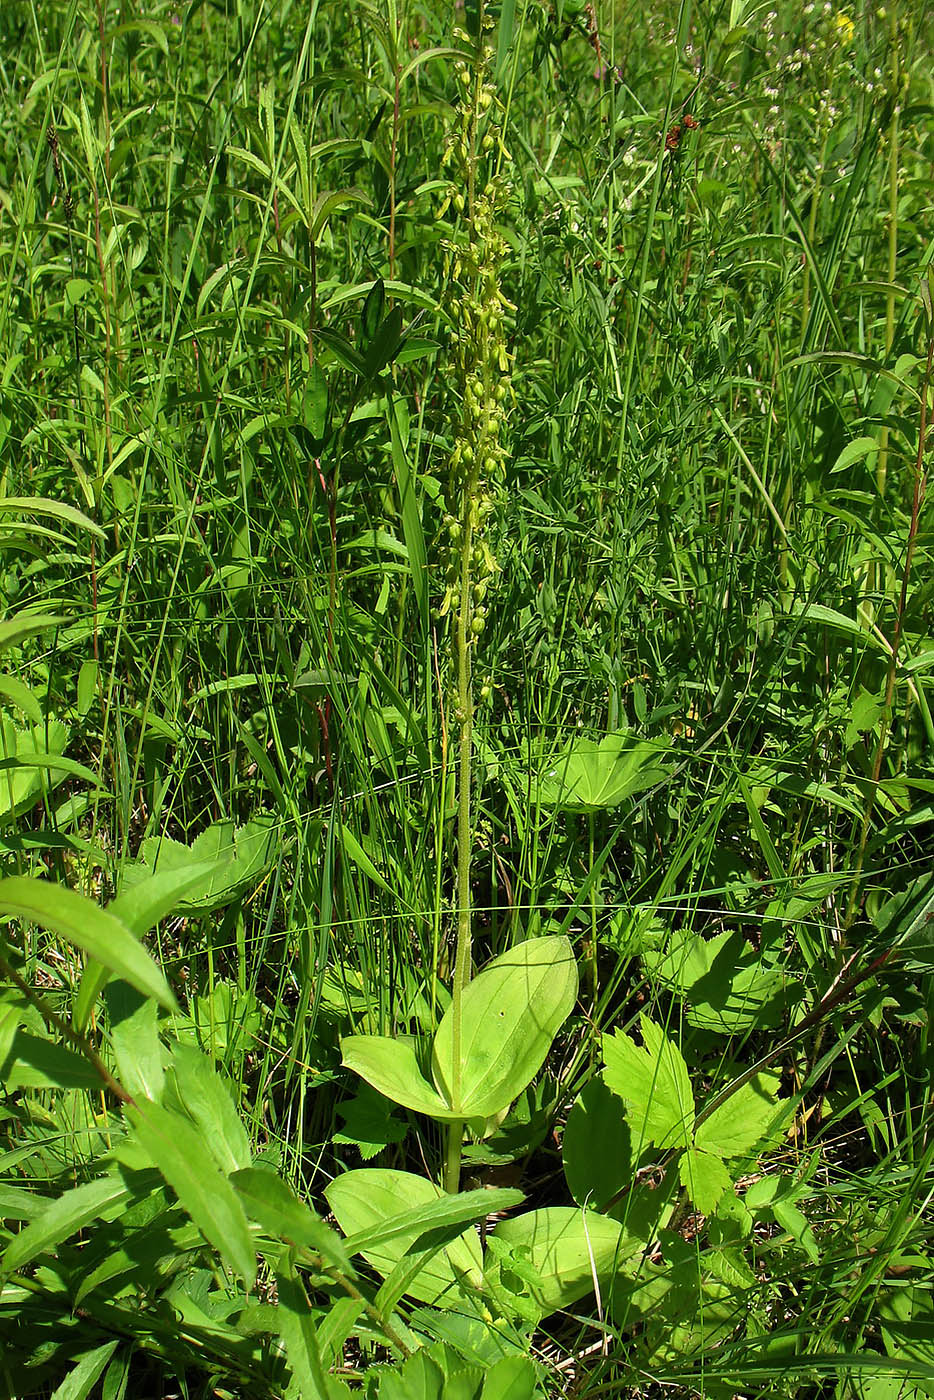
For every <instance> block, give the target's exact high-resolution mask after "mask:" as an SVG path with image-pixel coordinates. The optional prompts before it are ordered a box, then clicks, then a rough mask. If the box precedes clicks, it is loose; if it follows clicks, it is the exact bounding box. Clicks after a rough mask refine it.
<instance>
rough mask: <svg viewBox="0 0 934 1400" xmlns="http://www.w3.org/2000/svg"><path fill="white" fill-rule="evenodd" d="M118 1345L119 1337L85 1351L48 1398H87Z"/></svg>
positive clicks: (57, 1399) (53, 1399)
mask: <svg viewBox="0 0 934 1400" xmlns="http://www.w3.org/2000/svg"><path fill="white" fill-rule="evenodd" d="M119 1345H120V1339H119V1338H117V1340H116V1341H115V1342H104V1343H103V1344H102V1345H101V1346H99V1347H95V1348H94V1350H93V1351H87V1352H85V1354H84V1355H83V1356H81V1357H79V1358H78V1360H77V1361H76V1362H75V1364H74V1366H73V1367H72V1368H71V1370H70V1371H69V1372H68V1375H67V1376H66V1377H65V1379H64V1380H63V1381H62V1383H61V1385H59V1386H56V1388H55V1390H53V1392H52V1395H51V1397H50V1400H87V1397H88V1396H89V1395H90V1393H91V1391H92V1390H93V1389H94V1387H95V1386H96V1385H97V1382H98V1381H99V1380H100V1378H101V1376H102V1375H103V1374H104V1368H105V1366H106V1365H107V1362H108V1361H109V1360H110V1358H111V1357H112V1356H113V1354H114V1352H115V1351H116V1350H117V1347H118V1346H119Z"/></svg>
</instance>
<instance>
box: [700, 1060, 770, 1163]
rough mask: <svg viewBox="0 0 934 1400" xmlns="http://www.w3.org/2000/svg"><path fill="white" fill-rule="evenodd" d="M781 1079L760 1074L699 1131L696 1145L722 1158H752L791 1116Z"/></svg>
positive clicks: (713, 1114)
mask: <svg viewBox="0 0 934 1400" xmlns="http://www.w3.org/2000/svg"><path fill="white" fill-rule="evenodd" d="M780 1084H781V1079H780V1078H779V1076H778V1075H777V1074H768V1073H763V1074H757V1075H756V1077H755V1078H754V1079H751V1080H750V1081H749V1083H748V1084H743V1085H742V1087H741V1088H739V1089H737V1091H736V1093H735V1094H731V1095H730V1097H729V1098H728V1099H726V1100H725V1102H724V1103H722V1104H721V1105H720V1107H719V1108H716V1109H714V1111H713V1113H712V1114H711V1115H710V1117H709V1118H707V1119H705V1121H704V1122H703V1123H701V1125H700V1127H699V1128H698V1129H697V1133H696V1135H695V1142H696V1144H697V1146H698V1147H699V1148H702V1149H703V1150H704V1151H705V1152H714V1153H716V1154H717V1156H718V1157H725V1158H730V1157H748V1156H749V1154H750V1153H751V1152H753V1151H754V1150H755V1149H756V1147H758V1145H759V1143H760V1142H761V1141H762V1139H763V1138H765V1137H767V1136H770V1135H772V1134H773V1133H774V1132H775V1129H776V1127H777V1125H778V1124H780V1122H781V1121H782V1119H783V1117H784V1116H785V1113H786V1112H787V1108H786V1105H785V1104H784V1103H781V1102H779V1100H778V1090H779V1086H780Z"/></svg>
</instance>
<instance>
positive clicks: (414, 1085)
mask: <svg viewBox="0 0 934 1400" xmlns="http://www.w3.org/2000/svg"><path fill="white" fill-rule="evenodd" d="M341 1059H342V1061H343V1064H344V1065H345V1067H346V1068H347V1069H350V1070H353V1072H354V1074H359V1076H360V1078H361V1079H365V1080H366V1082H367V1083H368V1084H372V1086H373V1088H374V1089H378V1090H379V1092H380V1093H381V1094H385V1096H386V1098H387V1099H392V1101H393V1103H398V1104H401V1105H402V1107H403V1108H411V1109H414V1111H415V1112H416V1113H426V1114H428V1116H429V1117H430V1118H437V1119H439V1120H440V1121H441V1122H450V1121H452V1120H454V1119H457V1118H460V1117H462V1116H463V1115H462V1114H460V1113H454V1112H453V1111H452V1110H451V1109H450V1108H449V1107H448V1105H447V1104H446V1103H445V1101H444V1099H442V1097H441V1095H440V1094H439V1093H438V1091H437V1089H436V1088H435V1087H434V1085H433V1084H431V1083H429V1081H428V1080H427V1079H426V1078H425V1076H424V1075H423V1074H422V1072H421V1070H420V1069H419V1067H418V1060H417V1059H416V1058H415V1047H414V1045H413V1044H412V1043H411V1041H408V1040H390V1038H389V1037H388V1036H385V1035H345V1036H344V1037H343V1039H342V1040H341Z"/></svg>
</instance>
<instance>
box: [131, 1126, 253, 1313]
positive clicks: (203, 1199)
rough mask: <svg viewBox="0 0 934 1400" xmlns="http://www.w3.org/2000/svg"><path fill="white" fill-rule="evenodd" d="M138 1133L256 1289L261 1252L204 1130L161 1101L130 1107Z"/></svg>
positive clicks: (212, 1238) (207, 1232)
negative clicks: (209, 1153)
mask: <svg viewBox="0 0 934 1400" xmlns="http://www.w3.org/2000/svg"><path fill="white" fill-rule="evenodd" d="M126 1116H127V1119H128V1121H129V1123H130V1125H131V1127H132V1128H133V1132H134V1135H135V1137H136V1139H137V1141H138V1142H139V1143H140V1145H141V1146H142V1147H143V1149H144V1150H145V1151H146V1153H147V1155H148V1156H149V1158H150V1160H151V1161H152V1162H153V1164H154V1165H155V1166H156V1167H157V1168H158V1170H159V1171H160V1172H161V1173H162V1175H163V1177H164V1178H165V1180H166V1181H167V1182H168V1184H169V1185H170V1186H171V1188H172V1190H173V1191H174V1192H175V1194H176V1196H177V1197H178V1199H179V1202H180V1204H181V1205H182V1207H183V1209H184V1210H186V1211H187V1212H188V1214H189V1215H190V1216H191V1218H192V1220H193V1221H194V1222H195V1224H196V1225H197V1226H198V1229H199V1230H200V1231H201V1233H202V1234H203V1235H204V1237H205V1239H206V1240H207V1241H208V1242H209V1243H210V1244H212V1245H213V1246H214V1248H215V1249H216V1250H217V1251H218V1253H219V1254H220V1255H221V1256H222V1258H223V1259H224V1260H225V1261H226V1262H227V1264H228V1265H229V1266H230V1268H232V1269H233V1270H234V1271H235V1272H236V1273H238V1274H240V1275H241V1276H242V1277H243V1278H244V1279H245V1280H246V1283H247V1287H248V1288H252V1286H253V1284H254V1282H255V1280H256V1256H255V1254H254V1252H253V1246H252V1243H251V1241H250V1232H249V1229H248V1228H247V1223H246V1216H245V1215H244V1213H243V1207H242V1205H241V1204H240V1200H239V1198H238V1197H237V1195H236V1194H235V1192H234V1189H233V1187H232V1186H231V1184H230V1182H229V1181H228V1179H227V1177H226V1176H225V1175H224V1174H223V1172H222V1171H221V1170H220V1168H219V1167H217V1166H215V1164H214V1162H213V1161H212V1160H211V1158H210V1157H208V1156H206V1154H205V1150H204V1141H203V1138H202V1135H201V1133H200V1132H199V1131H198V1129H197V1128H195V1127H194V1126H193V1125H192V1124H191V1123H190V1122H189V1121H188V1119H187V1118H185V1117H183V1116H182V1114H180V1113H172V1112H170V1111H169V1110H168V1109H164V1108H160V1107H159V1106H158V1105H157V1104H153V1103H146V1104H142V1103H139V1104H137V1105H136V1106H135V1107H134V1108H128V1109H127V1110H126Z"/></svg>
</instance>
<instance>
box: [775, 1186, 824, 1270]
mask: <svg viewBox="0 0 934 1400" xmlns="http://www.w3.org/2000/svg"><path fill="white" fill-rule="evenodd" d="M772 1214H773V1215H774V1216H775V1219H776V1220H777V1221H778V1223H779V1225H781V1227H782V1229H783V1230H787V1231H788V1233H789V1235H790V1236H791V1238H792V1239H793V1240H794V1241H795V1243H796V1244H798V1245H800V1246H801V1248H802V1249H803V1250H804V1252H805V1254H806V1255H807V1257H808V1258H809V1259H810V1261H811V1263H812V1264H819V1263H820V1250H819V1249H818V1247H817V1240H816V1238H815V1236H814V1231H813V1230H812V1228H811V1222H810V1221H809V1220H808V1218H807V1216H806V1215H804V1214H803V1212H802V1211H800V1210H799V1209H798V1207H797V1206H796V1205H795V1204H794V1203H793V1202H792V1201H790V1200H788V1199H787V1197H785V1198H781V1197H780V1198H779V1199H778V1200H775V1201H773V1202H772Z"/></svg>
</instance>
